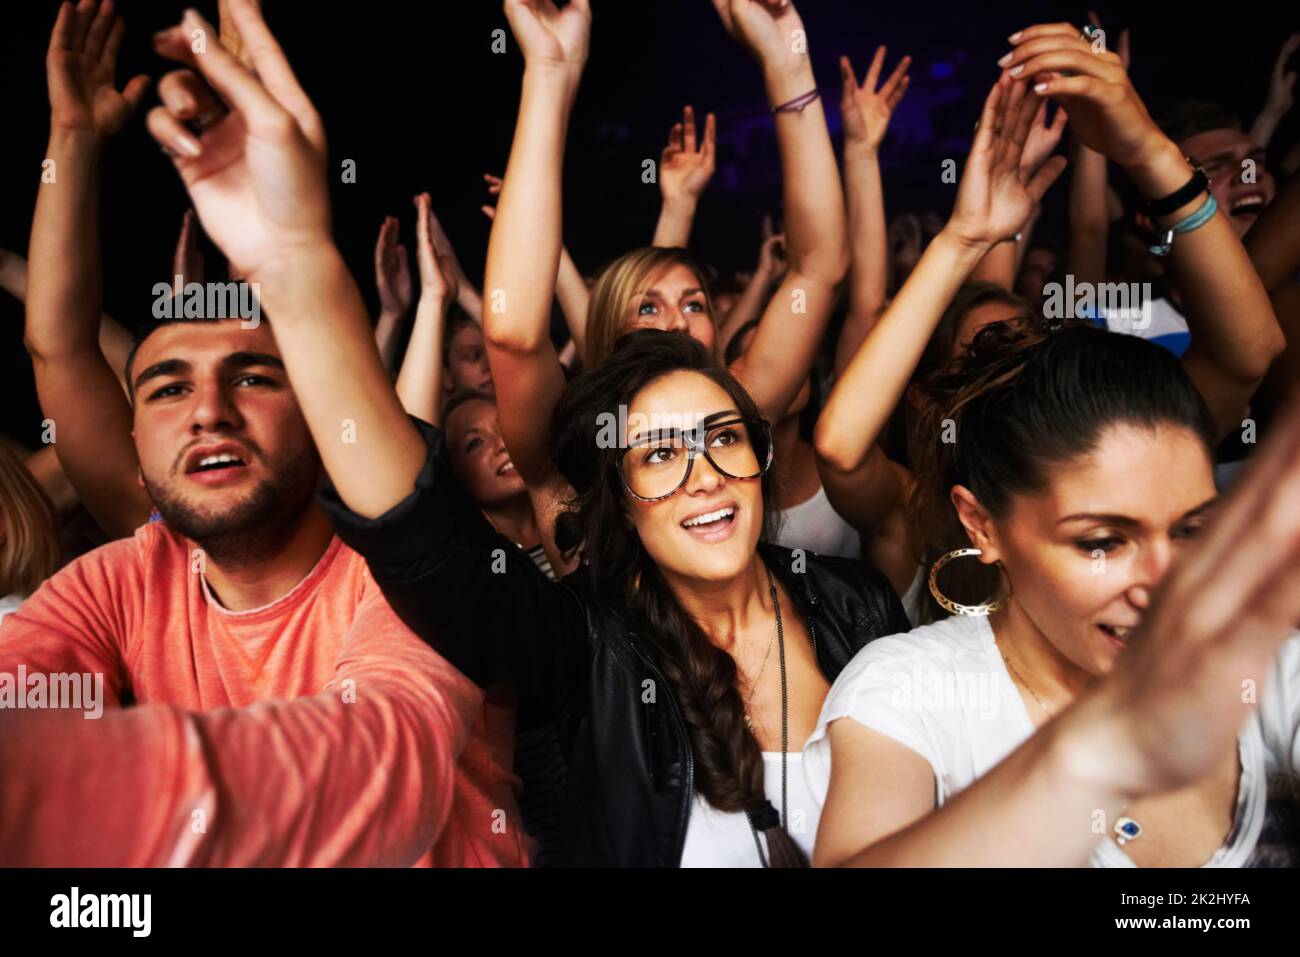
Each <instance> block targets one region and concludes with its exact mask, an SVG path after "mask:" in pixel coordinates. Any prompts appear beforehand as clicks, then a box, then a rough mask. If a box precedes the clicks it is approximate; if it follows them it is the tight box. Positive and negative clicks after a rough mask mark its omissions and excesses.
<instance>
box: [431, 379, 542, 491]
mask: <svg viewBox="0 0 1300 957" xmlns="http://www.w3.org/2000/svg"><path fill="white" fill-rule="evenodd" d="M445 426H446V431H447V451H448V453H449V454H450V456H451V466H452V471H454V472H455V473H456V478H457V479H458V480H459V481H460V484H461V487H463V488H464V489H465V491H466V492H468V493H469V495H470V497H471V498H472V499H474V501H475V502H477V503H478V504H479V505H480V506H482V507H484V508H490V507H491V506H493V505H500V504H501V503H502V502H505V501H506V500H508V499H510V498H513V497H514V496H517V495H524V494H526V492H527V489H526V488H525V487H524V480H523V479H522V478H520V476H519V473H518V472H516V471H515V466H514V463H513V462H511V461H510V453H509V452H508V451H506V444H505V441H504V440H503V439H502V438H501V425H500V423H499V422H498V420H497V408H496V406H495V405H493V404H492V403H491V402H488V401H486V400H485V399H469V400H467V401H465V402H463V403H461V404H460V405H457V406H456V407H455V408H454V409H452V411H451V414H450V415H449V416H447V421H446V423H445Z"/></svg>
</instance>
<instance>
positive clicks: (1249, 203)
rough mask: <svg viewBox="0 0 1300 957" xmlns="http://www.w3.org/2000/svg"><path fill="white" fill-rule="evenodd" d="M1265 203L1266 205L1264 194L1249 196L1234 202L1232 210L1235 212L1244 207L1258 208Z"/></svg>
mask: <svg viewBox="0 0 1300 957" xmlns="http://www.w3.org/2000/svg"><path fill="white" fill-rule="evenodd" d="M1263 205H1264V198H1263V197H1262V196H1247V197H1245V198H1243V199H1239V200H1237V202H1235V203H1233V204H1232V211H1233V212H1234V213H1235V212H1239V211H1240V210H1243V209H1258V208H1259V207H1261V206H1263Z"/></svg>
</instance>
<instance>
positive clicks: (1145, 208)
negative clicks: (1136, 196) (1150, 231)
mask: <svg viewBox="0 0 1300 957" xmlns="http://www.w3.org/2000/svg"><path fill="white" fill-rule="evenodd" d="M1187 162H1188V163H1191V165H1193V166H1196V164H1195V163H1193V162H1192V160H1191V159H1188V160H1187ZM1209 188H1210V178H1209V177H1208V176H1206V175H1205V170H1203V169H1201V168H1200V167H1199V166H1196V168H1195V169H1194V170H1193V171H1192V178H1191V179H1189V180H1188V181H1187V182H1186V183H1184V184H1183V186H1182V187H1180V188H1179V189H1177V190H1175V191H1174V192H1172V193H1170V194H1169V195H1168V196H1162V197H1161V198H1160V199H1144V200H1143V201H1142V212H1144V213H1146V214H1147V215H1148V216H1150V217H1151V218H1152V219H1155V218H1156V217H1158V216H1168V215H1169V214H1170V213H1175V212H1177V211H1178V210H1179V209H1181V208H1182V207H1184V206H1186V205H1187V204H1188V203H1190V202H1191V201H1192V200H1194V199H1195V198H1196V197H1197V195H1198V194H1200V193H1203V192H1205V191H1206V190H1208V189H1209Z"/></svg>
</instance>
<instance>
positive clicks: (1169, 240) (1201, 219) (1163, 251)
mask: <svg viewBox="0 0 1300 957" xmlns="http://www.w3.org/2000/svg"><path fill="white" fill-rule="evenodd" d="M1218 211H1219V203H1218V200H1216V199H1215V198H1214V197H1213V196H1212V195H1211V196H1207V197H1206V199H1205V202H1204V203H1202V204H1201V205H1200V207H1199V208H1198V209H1197V210H1196V212H1194V213H1192V214H1191V215H1190V216H1188V217H1187V218H1186V219H1184V220H1182V221H1181V222H1178V223H1175V224H1174V225H1173V226H1171V227H1169V228H1168V229H1166V230H1165V231H1164V233H1163V234H1162V235H1161V238H1160V240H1159V241H1158V242H1156V243H1155V244H1153V245H1152V246H1151V252H1152V253H1154V254H1155V255H1157V256H1168V255H1169V250H1170V248H1172V246H1173V244H1174V234H1175V233H1190V232H1192V231H1193V230H1196V229H1200V228H1201V227H1202V226H1204V225H1205V224H1206V223H1208V222H1209V221H1210V220H1211V219H1213V218H1214V214H1215V213H1216V212H1218Z"/></svg>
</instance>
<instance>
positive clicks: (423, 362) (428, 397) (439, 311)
mask: <svg viewBox="0 0 1300 957" xmlns="http://www.w3.org/2000/svg"><path fill="white" fill-rule="evenodd" d="M446 315H447V303H446V300H445V299H444V298H443V297H442V296H433V295H428V294H423V295H421V296H420V302H419V304H418V305H417V306H416V308H415V324H414V325H413V326H412V327H411V340H410V342H409V343H407V346H406V355H405V356H404V357H403V358H402V370H401V372H400V373H398V376H397V397H398V398H399V399H400V400H401V402H402V408H403V409H405V410H406V411H407V413H408V414H410V415H413V416H415V417H416V418H417V419H423V420H424V421H425V422H429V423H432V424H433V425H441V424H442V423H441V421H440V420H439V419H440V416H439V413H440V412H441V407H442V366H443V357H442V330H443V323H444V320H445V318H446Z"/></svg>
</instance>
